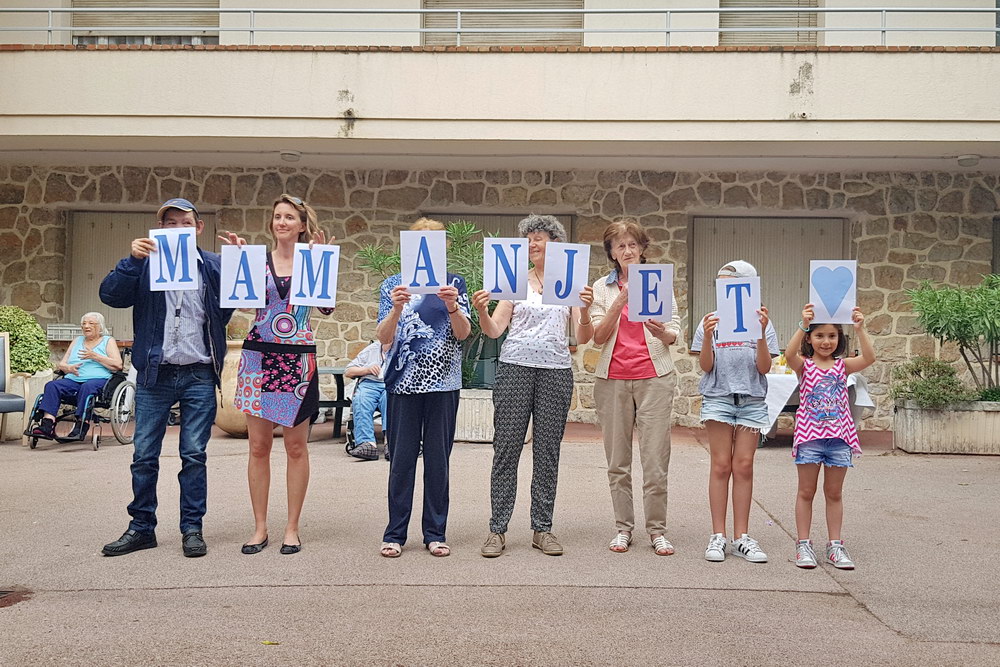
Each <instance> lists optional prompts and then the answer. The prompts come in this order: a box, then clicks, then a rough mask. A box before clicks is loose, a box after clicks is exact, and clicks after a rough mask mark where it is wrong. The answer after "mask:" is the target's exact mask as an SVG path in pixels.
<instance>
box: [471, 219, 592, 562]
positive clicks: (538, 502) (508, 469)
mask: <svg viewBox="0 0 1000 667" xmlns="http://www.w3.org/2000/svg"><path fill="white" fill-rule="evenodd" d="M517 231H518V234H520V235H521V236H524V237H525V238H527V239H528V259H529V261H530V262H531V263H532V265H533V268H532V269H531V271H530V272H529V274H528V297H527V299H525V300H524V301H517V302H514V301H500V302H499V303H498V304H497V307H496V309H495V310H494V311H493V314H492V315H490V313H489V309H488V308H489V302H490V294H489V292H487V291H486V290H479V291H478V292H476V293H475V294H473V296H472V305H473V307H474V308H475V309H476V310H477V311H478V312H479V322H480V324H481V325H482V329H483V333H485V334H486V335H487V336H489V337H490V338H499V337H500V336H501V335H502V334H503V332H504V331H505V330H507V329H508V328H509V329H510V331H509V333H508V334H507V339H506V340H505V341H504V343H503V348H502V349H501V351H500V363H499V366H498V368H497V379H496V384H494V386H493V407H494V416H493V426H494V432H495V433H494V436H493V469H492V473H491V475H490V496H491V500H492V506H493V514H492V516H491V518H490V535H489V537H487V538H486V542H485V543H484V544H483V547H482V549H481V550H480V553H481V554H482V555H483V556H485V557H486V558H493V557H496V556H499V555H500V554H501V553H503V550H504V547H505V546H506V537H505V536H506V533H507V524H508V522H509V521H510V517H511V514H512V513H513V512H514V499H515V496H516V494H517V465H518V461H519V460H520V458H521V450H522V449H524V436H525V434H526V433H527V431H528V420H529V419H533V420H534V421H533V424H534V426H533V428H532V446H531V452H532V458H533V460H534V467H533V469H532V475H531V529H532V530H533V531H534V536H533V537H532V540H531V546H533V547H534V548H536V549H540V550H541V551H542V553H544V554H546V555H548V556H559V555H561V554H562V552H563V548H562V546H561V545H560V544H559V542H558V541H557V540H556V538H555V536H554V535H553V534H552V512H553V509H554V508H555V500H556V481H557V478H558V473H559V448H560V446H561V444H562V437H563V431H564V429H565V428H566V415H567V413H568V412H569V405H570V398H571V397H572V396H573V359H572V357H571V356H570V351H569V345H568V342H567V335H566V334H567V324H569V318H570V317H574V318H575V319H576V321H577V322H578V324H579V332H578V336H579V339H580V343H586V342H588V341H589V340H590V338H591V336H592V335H593V328H592V324H591V319H590V304H591V303H592V302H593V300H594V296H593V290H592V289H591V288H590V287H584V288H583V291H581V292H580V299H581V300H582V301H583V303H584V305H583V307H580V308H577V307H574V308H572V309H571V308H569V307H568V306H552V305H547V304H543V303H542V286H543V285H544V281H545V246H546V244H547V243H548V242H549V241H559V242H565V241H566V240H567V239H566V230H565V229H564V228H563V226H562V223H560V222H559V221H558V220H557V219H555V218H554V217H552V216H551V215H530V216H528V217H527V218H525V219H524V220H522V221H521V222H520V224H519V225H518V227H517Z"/></svg>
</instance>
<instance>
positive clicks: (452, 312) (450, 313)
mask: <svg viewBox="0 0 1000 667" xmlns="http://www.w3.org/2000/svg"><path fill="white" fill-rule="evenodd" d="M457 312H458V306H456V307H455V310H449V311H448V314H449V315H454V314H455V313H457Z"/></svg>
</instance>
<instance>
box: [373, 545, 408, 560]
mask: <svg viewBox="0 0 1000 667" xmlns="http://www.w3.org/2000/svg"><path fill="white" fill-rule="evenodd" d="M379 553H380V554H382V557H383V558H399V555H400V554H401V553H403V547H401V546H400V545H399V542H383V543H382V548H381V549H379Z"/></svg>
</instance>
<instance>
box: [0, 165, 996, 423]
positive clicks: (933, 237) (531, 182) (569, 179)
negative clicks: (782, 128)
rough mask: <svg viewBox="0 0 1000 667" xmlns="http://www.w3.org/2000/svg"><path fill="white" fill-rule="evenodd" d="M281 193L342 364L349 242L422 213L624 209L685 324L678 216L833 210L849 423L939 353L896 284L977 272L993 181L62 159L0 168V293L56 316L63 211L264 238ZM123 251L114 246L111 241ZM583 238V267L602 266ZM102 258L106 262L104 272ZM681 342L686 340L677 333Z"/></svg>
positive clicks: (352, 270)
mask: <svg viewBox="0 0 1000 667" xmlns="http://www.w3.org/2000/svg"><path fill="white" fill-rule="evenodd" d="M283 191H287V192H290V193H293V194H296V195H300V196H303V197H304V198H305V199H306V200H307V201H309V202H310V203H311V204H312V205H313V206H315V207H316V209H317V210H318V212H319V215H320V219H321V220H322V221H324V225H325V226H326V227H327V229H328V230H329V231H331V232H332V233H333V234H335V235H336V236H337V238H338V239H340V243H341V245H342V248H343V257H344V260H343V261H344V264H343V266H342V274H341V276H340V289H341V301H340V305H339V307H338V309H337V312H336V314H335V315H333V316H332V317H330V318H319V319H318V320H317V321H318V323H319V324H318V335H319V336H318V337H319V339H320V347H319V350H320V354H321V356H322V358H323V359H322V362H323V363H328V364H343V363H344V362H345V361H346V360H347V359H348V358H349V357H350V356H352V355H353V354H354V353H355V352H356V351H357V350H358V349H360V347H361V346H363V345H364V344H365V343H366V342H367V341H368V340H370V339H371V338H372V337H373V336H374V328H375V324H374V321H375V317H376V306H375V299H374V294H375V290H376V289H377V286H378V284H377V283H378V279H377V278H376V277H375V276H372V275H368V274H366V273H365V272H364V271H363V270H361V269H360V267H359V265H358V261H357V258H356V254H355V253H356V251H357V250H358V248H360V247H361V246H363V245H364V244H366V243H379V244H384V245H390V246H391V245H394V244H395V243H396V239H397V232H398V231H399V230H400V229H403V228H404V227H405V226H406V225H407V224H408V223H409V222H411V221H412V220H414V219H415V218H416V217H418V216H419V215H420V214H421V213H423V212H426V211H434V212H443V211H456V212H463V213H472V212H484V213H485V212H504V213H526V212H529V211H533V212H537V213H561V214H572V215H575V216H576V219H575V230H576V231H575V234H576V239H575V240H577V241H580V242H592V243H595V244H599V241H600V238H601V233H602V231H603V229H604V226H605V225H606V224H607V223H608V222H610V221H611V220H613V219H615V218H616V217H618V216H621V215H630V216H634V217H636V218H638V219H639V221H640V222H641V223H642V224H643V225H644V226H646V228H648V229H649V232H650V235H651V237H652V239H653V247H652V248H651V249H650V252H649V253H648V255H649V256H650V258H651V259H653V260H662V261H666V262H673V263H674V264H676V265H677V271H676V279H675V280H676V290H677V296H678V303H679V307H680V309H681V318H682V322H685V323H686V321H687V320H686V315H687V313H686V310H687V305H688V298H687V289H688V285H687V267H686V263H687V261H688V244H687V240H688V230H689V224H690V219H691V216H692V215H695V214H699V215H726V214H737V215H748V214H750V215H756V214H760V215H769V214H773V213H776V212H781V213H782V214H797V215H817V216H829V215H836V216H844V217H846V218H848V219H849V220H850V221H851V225H852V235H851V236H852V253H853V254H854V256H856V257H857V259H858V260H859V275H858V284H859V288H860V291H859V294H858V299H859V304H860V305H861V307H862V308H863V309H864V310H865V312H866V313H867V314H868V318H869V329H870V331H871V332H872V334H874V338H875V345H876V349H877V352H878V356H879V361H878V363H876V364H875V366H873V367H872V368H871V369H869V370H868V371H866V372H865V374H866V375H867V376H868V377H869V379H870V380H871V383H872V392H873V394H875V396H876V399H877V402H878V408H877V410H876V414H875V415H874V417H872V418H869V420H868V421H867V423H866V424H865V426H866V427H868V428H879V429H885V428H889V427H890V425H891V402H890V401H889V400H888V396H887V392H888V377H889V370H890V368H891V367H892V365H893V364H894V363H896V362H898V361H900V360H902V359H905V358H906V357H908V356H910V355H916V354H937V355H940V356H942V357H943V358H946V359H947V358H954V355H955V352H954V350H949V349H944V350H941V349H938V345H937V344H936V342H935V341H934V340H932V339H929V338H927V337H926V336H923V335H921V333H920V330H919V327H918V326H917V324H916V320H915V317H914V316H913V315H912V313H910V312H909V310H908V308H907V305H906V303H905V295H904V294H903V292H902V290H905V289H907V288H910V287H915V286H916V285H917V283H918V281H920V280H923V279H929V280H932V281H935V282H940V283H947V284H954V285H970V284H975V283H977V282H978V281H979V276H980V274H982V273H988V272H989V271H990V269H991V266H990V262H991V258H992V247H993V246H992V243H993V231H992V230H993V223H992V220H993V216H994V214H995V213H996V212H997V211H998V210H1000V208H998V194H1000V189H998V177H997V175H995V174H981V173H966V172H963V173H926V172H921V173H824V174H789V173H781V172H754V173H751V172H740V173H726V172H711V173H690V172H677V173H674V172H653V171H583V170H577V171H537V170H524V171H516V170H499V171H446V170H440V171H434V170H425V171H393V170H369V171H320V170H313V169H298V168H290V167H282V168H279V169H242V168H205V167H183V168H168V167H157V168H147V167H111V166H94V167H63V168H42V167H28V166H3V165H0V270H2V285H0V301H2V303H7V304H14V305H18V306H21V307H23V308H25V309H27V310H29V311H32V312H35V313H37V314H38V317H39V319H40V320H42V321H43V323H47V322H57V321H63V320H64V319H65V314H64V312H63V309H64V298H65V297H64V294H65V291H64V281H65V279H66V277H65V276H64V275H63V262H64V255H65V252H66V224H67V221H68V220H69V219H70V216H69V215H68V214H69V213H70V212H72V211H73V210H78V209H88V210H94V209H106V210H125V211H128V210H136V211H139V210H146V211H149V210H153V209H155V208H156V207H157V206H158V205H159V204H160V203H161V202H162V201H164V200H165V199H168V198H170V197H176V196H182V197H186V198H188V199H190V200H192V201H194V202H195V203H197V204H198V205H199V207H201V208H202V210H204V211H214V212H215V213H216V214H217V216H218V227H219V229H226V230H229V231H235V232H239V233H241V234H244V235H246V236H247V237H248V238H249V239H250V240H251V241H253V242H259V243H266V242H267V241H268V237H267V233H266V223H267V221H268V219H269V216H270V210H271V209H270V205H271V202H272V201H273V200H274V198H275V197H276V196H277V195H278V194H280V193H281V192H283ZM122 248H123V254H124V252H125V251H126V249H127V243H126V240H122ZM602 257H603V251H602V250H600V249H599V247H597V248H595V262H594V265H595V266H594V268H593V271H592V273H593V275H594V277H596V276H597V275H599V274H601V273H604V272H606V270H607V268H606V265H604V264H603V262H602V261H601V258H602ZM109 268H110V267H109ZM685 337H686V334H685ZM677 352H678V354H677V355H676V357H675V359H676V361H677V366H678V369H679V371H680V374H681V382H680V385H679V386H680V392H679V396H678V398H677V400H676V402H675V405H674V409H675V413H676V415H677V419H678V421H679V422H680V423H681V424H685V425H694V424H696V423H697V412H698V406H699V398H698V396H697V380H698V371H697V370H696V365H695V364H694V363H693V358H692V357H689V356H688V355H687V354H686V352H687V349H686V346H685V345H683V344H682V345H680V346H679V348H678V350H677ZM596 359H597V350H594V349H583V350H581V351H580V352H578V354H577V355H576V364H577V368H576V370H577V383H578V384H577V392H576V396H574V402H573V410H572V413H571V418H572V419H575V420H581V421H594V419H595V416H594V411H593V393H592V386H593V385H592V375H591V372H592V371H593V367H594V363H595V361H596Z"/></svg>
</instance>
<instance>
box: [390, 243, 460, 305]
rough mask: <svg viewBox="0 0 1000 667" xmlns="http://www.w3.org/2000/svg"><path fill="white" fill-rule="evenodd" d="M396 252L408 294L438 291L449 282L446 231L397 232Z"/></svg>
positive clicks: (435, 292)
mask: <svg viewBox="0 0 1000 667" xmlns="http://www.w3.org/2000/svg"><path fill="white" fill-rule="evenodd" d="M399 254H400V268H401V271H400V273H401V275H402V279H403V286H404V287H406V289H407V290H408V291H409V293H410V294H437V292H438V290H440V289H441V287H442V286H444V285H447V284H448V254H447V233H446V232H444V231H440V230H430V231H410V230H407V231H404V232H400V233H399Z"/></svg>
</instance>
